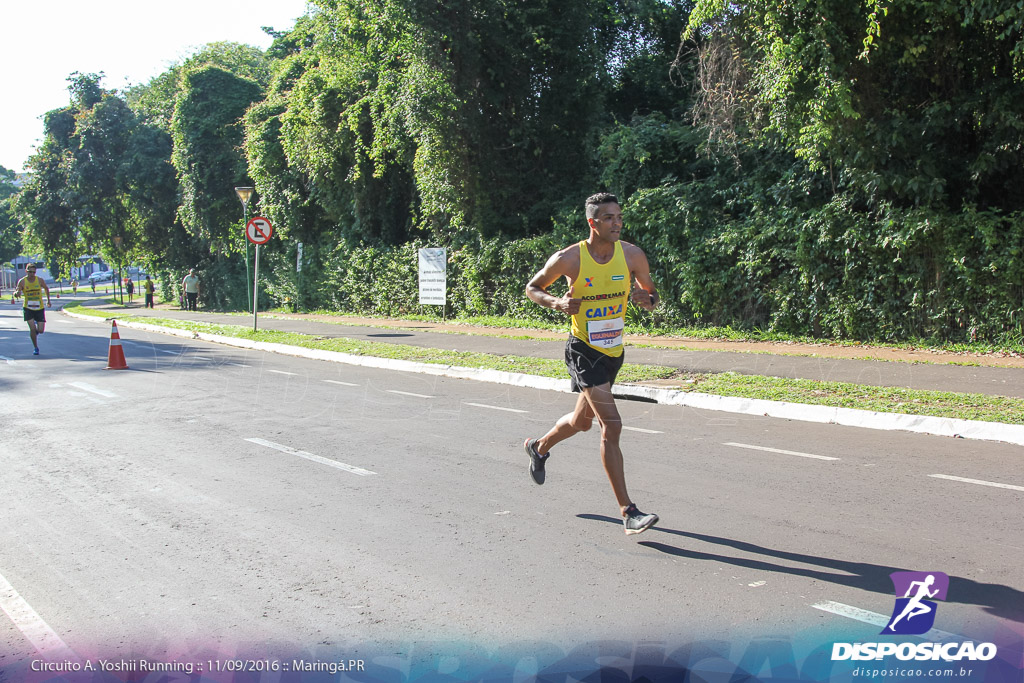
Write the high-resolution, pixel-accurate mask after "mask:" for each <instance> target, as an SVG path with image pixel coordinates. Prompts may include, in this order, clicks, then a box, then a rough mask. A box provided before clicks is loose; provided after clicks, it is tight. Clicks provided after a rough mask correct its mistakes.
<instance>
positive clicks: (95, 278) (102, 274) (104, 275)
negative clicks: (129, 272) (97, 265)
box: [89, 270, 114, 282]
mask: <svg viewBox="0 0 1024 683" xmlns="http://www.w3.org/2000/svg"><path fill="white" fill-rule="evenodd" d="M113 279H114V271H112V270H101V271H99V272H97V273H93V274H92V275H90V276H89V282H110V281H111V280H113Z"/></svg>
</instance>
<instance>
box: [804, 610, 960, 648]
mask: <svg viewBox="0 0 1024 683" xmlns="http://www.w3.org/2000/svg"><path fill="white" fill-rule="evenodd" d="M811 607H813V608H814V609H820V610H821V611H823V612H829V613H830V614H835V615H838V616H840V617H846V618H847V619H853V620H854V621H859V622H861V623H864V624H870V625H872V626H878V627H879V628H885V627H886V626H888V625H889V617H887V616H885V615H884V614H879V613H878V612H869V611H868V610H866V609H861V608H859V607H853V606H851V605H844V604H843V603H841V602H833V601H831V600H823V601H821V602H818V603H815V604H813V605H811ZM920 637H921V638H924V639H925V640H930V641H933V642H939V641H943V640H964V641H966V640H969V638H964V637H963V636H958V635H956V634H955V633H948V632H946V631H940V630H939V629H937V628H933V629H932V630H931V631H928V632H927V633H925V634H924V635H922V636H920Z"/></svg>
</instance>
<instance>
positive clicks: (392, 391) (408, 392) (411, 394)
mask: <svg viewBox="0 0 1024 683" xmlns="http://www.w3.org/2000/svg"><path fill="white" fill-rule="evenodd" d="M387 392H388V393H389V394H401V395H402V396H415V397H416V398H434V397H433V396H427V395H426V394H414V393H412V392H411V391H399V390H398V389H388V390H387Z"/></svg>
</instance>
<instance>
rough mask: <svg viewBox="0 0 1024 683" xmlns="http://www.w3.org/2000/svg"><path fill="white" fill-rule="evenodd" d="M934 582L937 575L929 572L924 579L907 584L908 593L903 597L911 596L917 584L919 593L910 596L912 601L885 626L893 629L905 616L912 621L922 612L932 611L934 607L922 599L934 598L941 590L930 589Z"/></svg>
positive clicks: (887, 628) (889, 629) (890, 629)
mask: <svg viewBox="0 0 1024 683" xmlns="http://www.w3.org/2000/svg"><path fill="white" fill-rule="evenodd" d="M934 583H935V576H934V575H933V574H929V575H928V577H927V578H926V579H925V580H924V581H913V582H912V583H911V584H910V585H909V586H907V593H906V595H904V596H903V597H905V598H910V594H911V593H912V592H913V590H914V586H917V593H916V594H915V595H914V597H912V598H910V601H909V602H907V605H906V607H904V608H903V611H902V612H900V615H899V616H898V617H896V618H895V619H893V620H892V623H891V624H889V625H888V626H886V627H885V628H886V630H888V631H892V630H893V627H894V626H896V622H898V621H899V620H900V619H902V618H903V617H906V618H907V621H910V620H911V619H913V618H914V617H917V616H920V615H922V614H928V613H929V612H931V611H932V608H931V607H929V606H928V605H926V604H924V603H923V602H921V601H922V600H924V599H925V598H934V597H935V595H936V594H937V593H938V592H939V589H938V588H936V589H935V590H933V591H929V590H928V589H929V588H931V587H932V585H933V584H934Z"/></svg>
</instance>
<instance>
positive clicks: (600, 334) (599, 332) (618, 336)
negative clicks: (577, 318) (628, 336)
mask: <svg viewBox="0 0 1024 683" xmlns="http://www.w3.org/2000/svg"><path fill="white" fill-rule="evenodd" d="M624 324H625V320H623V319H622V318H612V319H610V320H588V321H587V339H588V340H589V341H590V345H591V346H599V347H601V348H604V349H610V348H614V347H616V346H621V345H622V328H623V325H624Z"/></svg>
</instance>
